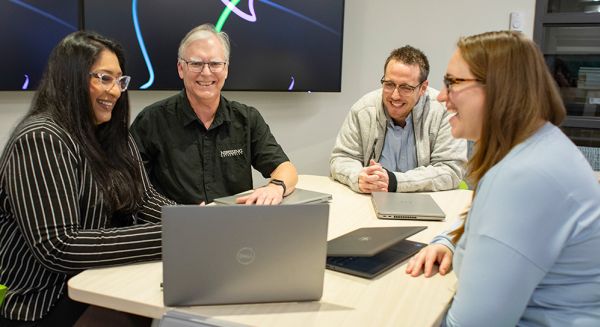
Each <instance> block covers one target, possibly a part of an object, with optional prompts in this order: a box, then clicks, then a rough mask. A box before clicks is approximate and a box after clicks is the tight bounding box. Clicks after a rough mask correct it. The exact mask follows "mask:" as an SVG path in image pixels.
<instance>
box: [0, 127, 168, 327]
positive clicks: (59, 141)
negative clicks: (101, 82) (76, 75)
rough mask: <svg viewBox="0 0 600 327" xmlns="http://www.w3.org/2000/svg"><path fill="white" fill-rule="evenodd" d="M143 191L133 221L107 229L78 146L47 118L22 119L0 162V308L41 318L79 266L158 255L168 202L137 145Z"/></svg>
mask: <svg viewBox="0 0 600 327" xmlns="http://www.w3.org/2000/svg"><path fill="white" fill-rule="evenodd" d="M129 149H130V151H131V152H132V153H133V154H134V156H135V157H136V158H137V159H138V162H139V169H140V171H142V176H143V178H142V181H141V182H142V183H143V185H144V189H145V194H144V200H143V204H142V205H141V207H140V208H139V211H138V212H137V213H136V214H135V215H134V217H132V220H133V221H134V222H135V224H134V225H132V226H128V227H120V228H112V227H111V225H110V221H111V215H112V213H111V212H108V211H107V209H106V208H105V206H104V205H103V201H102V196H101V193H100V191H99V188H98V187H97V185H96V183H95V182H94V178H93V176H92V174H91V172H90V167H89V165H88V161H87V159H86V158H85V157H84V156H83V153H82V151H81V150H80V146H79V144H78V143H77V142H76V141H75V140H74V139H73V138H72V137H71V136H70V135H69V134H68V133H67V132H66V131H65V130H64V129H62V128H61V127H60V126H58V125H57V124H56V123H54V122H53V121H52V119H50V118H49V117H47V116H38V117H31V118H28V119H27V120H26V121H25V122H24V123H23V124H21V125H20V126H19V127H18V129H17V130H16V131H15V132H14V133H13V135H12V137H11V139H10V140H9V141H8V143H7V145H6V147H5V149H4V152H3V154H2V157H1V159H0V284H4V285H6V286H8V287H9V293H8V294H7V296H6V298H5V302H4V304H3V306H2V308H1V310H0V314H1V315H2V316H3V317H6V318H9V319H17V320H37V319H40V318H42V317H43V316H44V315H45V314H46V313H48V311H49V310H51V308H52V306H53V305H54V304H55V303H56V302H57V300H58V299H59V298H60V297H61V296H63V295H65V296H66V294H65V292H66V282H67V280H68V278H69V277H70V276H72V275H74V274H76V273H77V272H80V271H82V270H83V269H88V268H94V267H101V266H109V265H118V264H124V263H131V262H136V261H143V260H159V259H160V256H161V225H160V207H161V206H162V205H165V204H173V202H171V201H169V200H168V199H166V198H164V197H163V196H162V195H160V194H158V193H157V192H156V191H155V190H154V188H153V187H152V186H151V185H150V182H149V180H148V177H147V175H146V172H145V171H144V167H143V165H142V163H141V159H140V157H139V153H138V150H137V147H136V145H135V143H134V141H133V139H132V138H131V136H130V137H129Z"/></svg>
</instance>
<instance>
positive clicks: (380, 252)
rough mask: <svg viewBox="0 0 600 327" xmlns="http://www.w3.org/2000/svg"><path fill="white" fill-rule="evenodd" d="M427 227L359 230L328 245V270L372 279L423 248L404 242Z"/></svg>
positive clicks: (423, 245)
mask: <svg viewBox="0 0 600 327" xmlns="http://www.w3.org/2000/svg"><path fill="white" fill-rule="evenodd" d="M426 228H427V227H425V226H413V227H375V228H361V229H357V230H355V231H352V232H350V233H348V234H344V235H342V236H340V237H338V238H335V239H333V240H331V241H329V242H328V243H327V269H330V270H335V271H339V272H343V273H347V274H351V275H355V276H359V277H363V278H368V279H372V278H375V277H377V276H379V275H380V274H382V273H383V272H385V271H387V270H389V269H390V268H392V267H394V266H396V265H397V264H399V263H401V262H403V261H405V260H406V259H408V258H410V257H411V256H413V255H414V254H415V253H417V252H418V251H419V250H421V249H422V248H423V247H425V245H426V244H424V243H420V242H414V241H409V240H406V239H405V238H407V237H410V236H412V235H414V234H416V233H418V232H420V231H422V230H424V229H426Z"/></svg>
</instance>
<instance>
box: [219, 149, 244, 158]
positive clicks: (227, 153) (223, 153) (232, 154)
mask: <svg viewBox="0 0 600 327" xmlns="http://www.w3.org/2000/svg"><path fill="white" fill-rule="evenodd" d="M242 154H244V150H243V149H235V150H223V151H221V158H226V157H235V156H241V155H242Z"/></svg>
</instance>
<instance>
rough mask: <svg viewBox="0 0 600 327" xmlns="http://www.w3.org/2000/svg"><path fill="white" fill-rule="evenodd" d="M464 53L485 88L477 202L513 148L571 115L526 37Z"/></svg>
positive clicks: (472, 176) (473, 169) (503, 38)
mask: <svg viewBox="0 0 600 327" xmlns="http://www.w3.org/2000/svg"><path fill="white" fill-rule="evenodd" d="M458 50H459V51H460V54H461V56H462V58H463V59H464V60H465V61H466V63H467V65H468V66H469V70H470V71H471V73H472V74H473V75H474V76H475V78H477V79H478V80H481V81H484V82H483V83H484V84H485V85H483V88H484V91H485V104H484V106H485V108H484V117H483V125H482V130H481V137H480V139H479V140H478V141H477V142H476V143H475V146H474V152H473V155H472V157H471V159H470V160H469V163H468V164H467V171H468V175H467V178H468V180H469V181H470V182H471V184H472V185H474V186H475V187H474V193H473V196H475V193H476V192H477V184H478V183H479V181H480V180H481V179H482V178H483V176H484V175H485V174H486V173H487V172H488V171H489V170H490V169H491V168H492V167H493V166H494V165H496V164H497V163H498V162H499V161H500V160H502V159H503V158H504V157H505V156H506V155H507V154H508V153H509V152H510V150H511V149H512V148H514V147H515V146H516V145H518V144H519V143H521V142H523V141H525V140H526V139H527V138H528V137H530V136H531V135H532V134H534V133H535V131H537V130H538V129H539V128H540V127H541V126H542V124H543V123H544V122H546V121H549V122H551V123H552V124H554V125H559V124H560V123H561V122H562V121H563V119H564V118H565V115H566V111H565V107H564V104H563V101H562V99H561V97H560V94H559V92H558V88H557V86H556V83H555V82H554V80H553V78H552V76H551V74H550V73H549V71H548V68H547V66H546V63H545V61H544V57H543V56H542V54H541V52H540V51H539V49H538V47H537V46H536V44H535V43H534V42H533V41H531V40H529V39H527V38H526V37H525V36H523V35H522V34H521V33H519V32H514V31H499V32H487V33H483V34H478V35H473V36H468V37H463V38H461V39H460V40H459V41H458ZM464 218H465V219H466V213H465V214H464ZM463 232H464V224H463V225H462V226H461V227H460V228H459V229H457V230H455V231H454V232H453V233H452V235H453V241H454V242H455V243H456V242H457V241H458V239H460V237H461V236H462V234H463Z"/></svg>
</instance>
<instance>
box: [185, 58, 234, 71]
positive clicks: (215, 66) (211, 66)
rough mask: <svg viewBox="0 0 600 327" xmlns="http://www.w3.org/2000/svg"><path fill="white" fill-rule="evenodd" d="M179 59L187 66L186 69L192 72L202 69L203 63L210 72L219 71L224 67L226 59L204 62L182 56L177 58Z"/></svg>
mask: <svg viewBox="0 0 600 327" xmlns="http://www.w3.org/2000/svg"><path fill="white" fill-rule="evenodd" d="M179 60H181V61H183V62H185V64H186V65H187V66H188V69H189V70H190V71H191V72H194V73H201V72H202V70H203V69H204V66H205V65H206V66H208V70H210V71H211V73H220V72H222V71H223V69H224V68H225V65H227V62H226V61H209V62H204V61H193V60H185V59H183V58H179Z"/></svg>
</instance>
